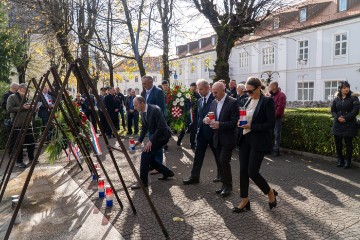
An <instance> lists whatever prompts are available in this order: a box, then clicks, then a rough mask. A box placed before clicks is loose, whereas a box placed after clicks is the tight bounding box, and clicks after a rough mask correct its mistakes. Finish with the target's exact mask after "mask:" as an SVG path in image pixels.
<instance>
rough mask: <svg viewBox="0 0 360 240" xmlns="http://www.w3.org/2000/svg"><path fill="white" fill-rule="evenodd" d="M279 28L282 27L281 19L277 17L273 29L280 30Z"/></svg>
mask: <svg viewBox="0 0 360 240" xmlns="http://www.w3.org/2000/svg"><path fill="white" fill-rule="evenodd" d="M279 27H280V18H279V17H275V18H274V25H273V29H278V28H279Z"/></svg>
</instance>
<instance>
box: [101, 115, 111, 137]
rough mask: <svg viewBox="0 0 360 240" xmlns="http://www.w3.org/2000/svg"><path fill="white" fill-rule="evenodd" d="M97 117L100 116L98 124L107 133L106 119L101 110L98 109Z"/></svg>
mask: <svg viewBox="0 0 360 240" xmlns="http://www.w3.org/2000/svg"><path fill="white" fill-rule="evenodd" d="M99 118H100V125H101V127H102V129H103V131H104V132H105V133H106V134H107V133H108V132H109V130H108V128H109V124H108V122H107V121H106V118H105V116H104V113H103V112H102V111H99Z"/></svg>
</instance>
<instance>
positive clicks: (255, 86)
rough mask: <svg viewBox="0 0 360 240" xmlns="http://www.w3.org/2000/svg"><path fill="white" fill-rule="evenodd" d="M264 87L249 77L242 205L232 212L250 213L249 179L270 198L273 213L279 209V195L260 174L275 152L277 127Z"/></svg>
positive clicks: (241, 155) (243, 134) (241, 152)
mask: <svg viewBox="0 0 360 240" xmlns="http://www.w3.org/2000/svg"><path fill="white" fill-rule="evenodd" d="M261 88H262V83H261V81H260V80H259V79H258V78H254V77H250V78H249V79H248V80H247V82H246V92H247V93H248V94H249V100H248V102H247V103H246V104H245V107H246V112H247V123H246V124H245V125H242V126H240V119H239V122H238V127H239V131H240V133H239V141H238V145H239V161H240V197H241V201H240V203H239V205H238V206H237V207H234V208H233V212H236V213H240V212H243V211H244V210H245V209H247V210H250V200H249V197H248V192H249V179H251V180H252V181H253V182H254V183H255V184H256V185H257V186H258V187H259V188H260V189H261V191H262V192H263V193H264V194H265V195H267V196H268V199H269V200H268V201H269V207H270V210H271V209H273V208H275V207H276V206H277V201H276V196H277V195H278V193H277V192H276V191H275V190H274V189H272V188H271V187H270V186H269V184H268V183H267V182H266V180H265V179H264V178H263V177H262V176H261V174H260V173H259V171H260V166H261V163H262V161H263V159H264V155H265V153H266V152H269V151H271V149H272V131H273V130H274V126H275V104H274V100H273V99H272V98H270V97H265V96H264V95H263V93H262V89H261Z"/></svg>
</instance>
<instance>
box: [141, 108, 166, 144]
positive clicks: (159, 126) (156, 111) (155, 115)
mask: <svg viewBox="0 0 360 240" xmlns="http://www.w3.org/2000/svg"><path fill="white" fill-rule="evenodd" d="M141 115H142V114H141ZM142 116H143V115H142ZM141 122H142V127H141V132H140V136H139V142H142V141H143V140H144V138H145V135H146V133H147V132H149V133H150V139H149V140H150V141H151V143H152V149H157V148H160V147H162V146H164V145H165V144H166V143H167V142H168V141H169V139H170V138H171V131H170V128H169V127H168V125H167V124H166V121H165V117H164V115H163V114H162V111H161V109H160V107H158V106H157V105H152V104H148V109H147V112H146V121H145V119H143V118H141Z"/></svg>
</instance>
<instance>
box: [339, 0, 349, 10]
mask: <svg viewBox="0 0 360 240" xmlns="http://www.w3.org/2000/svg"><path fill="white" fill-rule="evenodd" d="M338 4H339V12H343V11H346V10H347V0H338Z"/></svg>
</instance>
